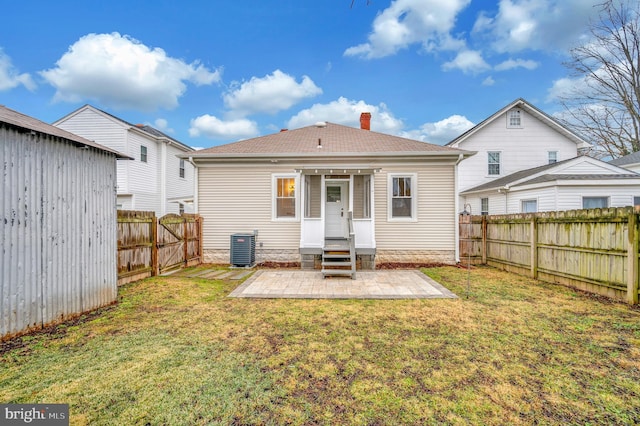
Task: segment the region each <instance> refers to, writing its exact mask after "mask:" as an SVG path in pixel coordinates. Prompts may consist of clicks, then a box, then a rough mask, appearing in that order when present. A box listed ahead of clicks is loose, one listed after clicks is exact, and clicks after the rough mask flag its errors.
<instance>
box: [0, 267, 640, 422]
mask: <svg viewBox="0 0 640 426" xmlns="http://www.w3.org/2000/svg"><path fill="white" fill-rule="evenodd" d="M424 272H425V273H426V274H427V275H429V276H431V277H432V278H434V279H435V280H437V281H438V282H440V283H441V284H443V285H444V286H446V287H447V288H449V289H450V290H452V291H453V292H454V293H456V294H458V295H459V296H461V298H460V299H428V300H291V299H281V300H266V299H260V300H251V299H229V298H227V297H226V295H227V294H228V293H229V292H230V291H231V290H232V289H233V287H234V286H235V284H230V283H225V282H222V281H209V280H202V279H188V278H179V277H157V278H150V279H147V280H143V281H139V282H136V283H133V284H130V285H127V286H125V287H122V288H121V289H120V296H119V303H118V304H117V305H114V306H111V307H108V308H105V309H102V310H100V311H99V312H98V314H90V315H86V316H84V317H83V318H81V320H80V321H76V322H71V323H68V324H63V325H60V326H58V327H55V328H52V329H49V330H46V331H45V332H41V333H36V334H33V335H30V336H24V337H22V338H21V339H16V340H14V341H11V342H9V343H8V344H5V345H4V350H3V352H2V353H1V354H0V401H2V402H5V403H9V402H11V403H35V402H46V403H68V404H70V412H71V424H73V425H81V424H92V425H93V424H113V425H129V424H139V425H145V424H151V425H161V424H166V425H174V424H175V425H189V424H278V425H279V424H301V425H302V424H305V425H306V424H331V425H333V424H363V425H370V424H389V425H397V424H464V425H467V424H516V425H517V424H533V423H536V424H580V425H583V424H634V423H639V422H640V310H638V309H637V308H632V307H629V306H627V305H624V304H620V303H614V302H611V301H609V300H607V299H603V298H598V297H593V296H588V295H585V294H583V293H579V292H576V291H573V290H571V289H567V288H564V287H560V286H553V285H548V284H544V283H540V282H535V281H533V280H529V279H527V278H523V277H519V276H516V275H511V274H508V273H504V272H500V271H497V270H494V269H491V268H478V269H474V270H472V271H471V276H470V284H471V293H470V295H469V297H468V298H465V293H466V287H467V271H465V270H462V269H456V268H449V267H442V268H433V269H425V270H424Z"/></svg>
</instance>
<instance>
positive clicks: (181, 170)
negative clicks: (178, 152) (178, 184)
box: [179, 158, 184, 178]
mask: <svg viewBox="0 0 640 426" xmlns="http://www.w3.org/2000/svg"><path fill="white" fill-rule="evenodd" d="M179 174H180V177H181V178H183V177H184V159H183V158H181V159H180V171H179Z"/></svg>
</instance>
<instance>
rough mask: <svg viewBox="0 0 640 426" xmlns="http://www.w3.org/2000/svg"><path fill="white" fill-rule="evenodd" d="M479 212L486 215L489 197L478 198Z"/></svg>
mask: <svg viewBox="0 0 640 426" xmlns="http://www.w3.org/2000/svg"><path fill="white" fill-rule="evenodd" d="M480 214H481V215H483V216H486V215H488V214H489V199H488V198H481V199H480Z"/></svg>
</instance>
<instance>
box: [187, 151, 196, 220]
mask: <svg viewBox="0 0 640 426" xmlns="http://www.w3.org/2000/svg"><path fill="white" fill-rule="evenodd" d="M187 161H189V164H191V165H192V166H193V213H198V166H196V163H194V162H193V157H189V158H188V159H187Z"/></svg>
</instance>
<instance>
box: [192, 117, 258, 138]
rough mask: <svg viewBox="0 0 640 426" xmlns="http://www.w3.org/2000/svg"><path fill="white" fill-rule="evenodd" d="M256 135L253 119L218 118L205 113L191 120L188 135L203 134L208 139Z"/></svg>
mask: <svg viewBox="0 0 640 426" xmlns="http://www.w3.org/2000/svg"><path fill="white" fill-rule="evenodd" d="M257 135H258V125H257V124H256V122H255V121H251V120H247V119H245V118H241V119H238V120H226V121H225V120H220V119H219V118H217V117H215V116H213V115H209V114H205V115H201V116H199V117H196V118H194V119H193V120H191V127H189V136H191V137H200V136H204V137H207V138H210V139H224V140H233V139H246V138H250V137H254V136H257Z"/></svg>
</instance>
